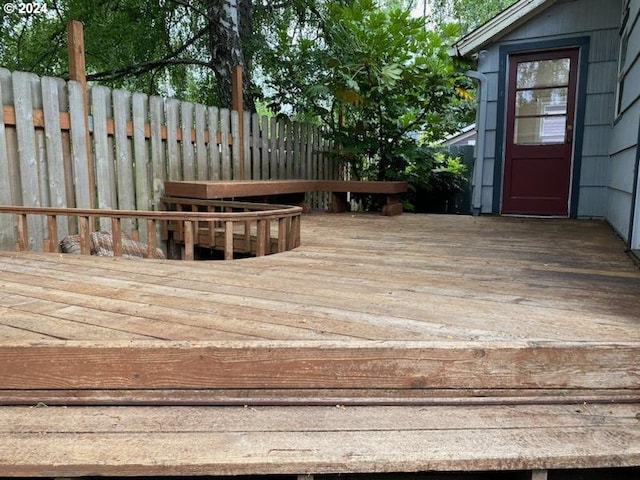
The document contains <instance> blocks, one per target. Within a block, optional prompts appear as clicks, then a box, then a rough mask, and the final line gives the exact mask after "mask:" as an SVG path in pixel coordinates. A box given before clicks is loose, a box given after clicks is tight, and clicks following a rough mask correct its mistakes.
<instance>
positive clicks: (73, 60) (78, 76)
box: [67, 20, 96, 208]
mask: <svg viewBox="0 0 640 480" xmlns="http://www.w3.org/2000/svg"><path fill="white" fill-rule="evenodd" d="M67 48H68V54H69V78H70V79H71V80H74V81H76V82H78V83H80V85H81V86H82V108H83V109H84V128H85V131H86V139H87V141H86V149H87V152H86V153H87V175H88V178H89V185H88V188H89V208H95V184H96V181H95V174H94V172H93V154H92V151H91V132H90V131H89V92H88V90H87V71H86V66H85V61H84V28H83V26H82V23H80V22H78V21H77V20H72V21H70V22H69V23H68V24H67Z"/></svg>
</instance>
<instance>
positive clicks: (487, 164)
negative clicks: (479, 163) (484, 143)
mask: <svg viewBox="0 0 640 480" xmlns="http://www.w3.org/2000/svg"><path fill="white" fill-rule="evenodd" d="M494 165H495V159H494V158H485V159H484V169H483V172H482V185H484V186H485V187H489V186H491V185H493V168H494Z"/></svg>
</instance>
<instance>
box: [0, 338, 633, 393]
mask: <svg viewBox="0 0 640 480" xmlns="http://www.w3.org/2000/svg"><path fill="white" fill-rule="evenodd" d="M639 359H640V343H638V342H629V343H571V342H521V343H518V342H497V343H490V342H402V341H386V342H366V341H332V342H325V341H306V340H304V341H274V342H272V341H231V342H210V341H208V342H172V341H129V342H98V343H96V342H69V341H60V342H56V341H44V342H38V343H32V342H30V343H25V344H3V345H1V346H0V401H1V402H2V403H4V404H5V405H6V404H12V403H21V404H24V403H27V404H28V403H37V402H39V401H43V398H46V403H48V404H65V403H69V404H78V403H86V404H91V403H98V404H99V403H111V404H113V403H116V404H117V403H121V404H145V403H147V402H148V403H150V404H168V405H169V404H184V403H189V402H194V403H197V404H211V405H215V404H224V405H228V404H254V403H255V404H270V403H274V404H279V405H283V404H292V405H299V404H335V403H336V402H338V403H346V404H376V405H379V404H385V403H386V404H446V403H449V404H450V403H469V404H477V403H483V402H484V403H487V404H491V403H493V404H496V403H501V401H500V399H504V402H503V403H550V402H556V403H557V402H560V401H562V400H563V399H564V401H565V402H567V401H568V402H572V401H576V400H584V401H587V400H589V401H597V400H598V399H599V398H602V399H606V400H607V401H611V400H617V401H634V400H638V401H640V361H639Z"/></svg>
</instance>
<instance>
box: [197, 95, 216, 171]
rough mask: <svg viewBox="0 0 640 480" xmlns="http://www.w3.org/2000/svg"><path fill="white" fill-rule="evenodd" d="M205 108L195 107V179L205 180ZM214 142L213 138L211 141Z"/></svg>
mask: <svg viewBox="0 0 640 480" xmlns="http://www.w3.org/2000/svg"><path fill="white" fill-rule="evenodd" d="M205 112H206V108H205V106H204V105H199V104H198V105H196V106H195V117H196V178H197V179H198V180H207V147H206V143H205V138H204V134H205V132H206V131H207V130H206V120H205ZM213 141H214V142H215V138H214V139H213Z"/></svg>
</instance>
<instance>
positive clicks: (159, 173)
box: [149, 96, 167, 210]
mask: <svg viewBox="0 0 640 480" xmlns="http://www.w3.org/2000/svg"><path fill="white" fill-rule="evenodd" d="M162 125H164V100H163V99H162V98H160V97H155V96H153V97H151V98H150V99H149V136H150V143H151V163H150V165H151V178H153V184H152V187H153V188H152V197H153V209H154V210H158V209H159V208H160V203H161V202H160V199H161V198H162V196H163V195H164V181H165V180H166V178H167V170H166V163H165V150H164V143H163V141H162Z"/></svg>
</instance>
